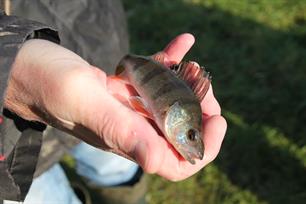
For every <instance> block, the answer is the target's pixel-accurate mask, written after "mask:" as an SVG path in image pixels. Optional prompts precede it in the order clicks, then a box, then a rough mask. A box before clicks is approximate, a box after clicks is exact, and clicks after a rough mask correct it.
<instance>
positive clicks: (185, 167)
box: [109, 34, 227, 181]
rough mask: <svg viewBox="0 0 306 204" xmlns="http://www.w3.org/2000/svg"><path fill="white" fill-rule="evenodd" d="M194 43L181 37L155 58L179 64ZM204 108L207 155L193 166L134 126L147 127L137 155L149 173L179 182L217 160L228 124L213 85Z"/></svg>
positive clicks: (120, 87) (126, 92) (118, 87)
mask: <svg viewBox="0 0 306 204" xmlns="http://www.w3.org/2000/svg"><path fill="white" fill-rule="evenodd" d="M194 41H195V40H194V37H193V36H192V35H190V34H182V35H179V36H177V37H176V38H175V39H174V40H172V41H171V42H170V43H169V44H168V46H167V47H166V48H165V49H164V50H163V51H161V52H158V53H157V54H156V55H159V57H161V58H163V59H164V64H165V65H166V66H171V65H172V64H178V63H179V62H180V61H181V60H182V59H183V57H184V56H185V54H186V53H187V52H188V51H189V49H190V48H191V47H192V45H193V44H194ZM109 84H110V85H109V87H110V88H111V90H112V92H113V93H119V94H120V95H121V96H124V98H126V99H127V98H128V97H130V96H131V95H135V92H134V91H131V89H130V88H129V87H128V86H126V85H124V84H122V83H120V82H118V81H110V82H109ZM121 100H122V99H121ZM201 107H202V112H203V141H204V145H205V153H204V158H203V160H201V161H200V160H196V162H197V163H196V165H192V164H190V163H189V162H188V161H186V160H184V159H182V158H181V157H180V156H178V154H177V153H176V152H175V150H173V148H172V147H171V146H170V145H169V144H168V142H167V141H166V139H165V138H163V137H160V136H158V135H157V133H156V132H155V131H154V130H152V129H151V128H149V127H147V126H145V125H147V124H145V123H139V124H137V123H135V125H136V127H137V128H138V127H140V128H141V127H146V128H148V129H147V130H146V128H143V131H142V132H143V135H139V136H138V137H137V138H138V139H139V141H140V144H139V146H140V149H139V150H137V152H136V154H135V157H136V158H137V160H138V163H139V164H140V165H141V166H142V167H143V169H144V170H145V171H146V172H149V173H157V174H159V175H160V176H163V177H165V178H167V179H169V180H173V181H178V180H182V179H185V178H188V177H189V176H191V175H193V174H195V173H196V172H197V171H199V170H200V169H202V168H203V167H204V166H206V165H207V164H208V163H210V162H211V161H212V160H214V159H215V157H216V156H217V155H218V153H219V150H220V147H221V143H222V141H223V138H224V136H225V132H226V128H227V124H226V121H225V119H224V118H223V117H222V116H221V108H220V106H219V104H218V102H217V100H216V98H215V97H214V94H213V89H212V86H210V88H209V90H208V92H207V94H206V96H205V98H204V99H203V101H202V102H201ZM123 124H124V121H123ZM136 127H135V128H136ZM140 132H141V131H140ZM138 151H139V152H138Z"/></svg>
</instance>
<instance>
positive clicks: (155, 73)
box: [140, 69, 166, 86]
mask: <svg viewBox="0 0 306 204" xmlns="http://www.w3.org/2000/svg"><path fill="white" fill-rule="evenodd" d="M165 71H166V69H153V70H151V71H150V72H148V73H147V74H146V75H145V76H144V77H143V78H142V79H141V81H140V85H141V86H143V85H145V84H146V83H148V82H149V81H151V80H152V79H153V78H154V77H156V76H158V75H159V74H161V73H164V72H165Z"/></svg>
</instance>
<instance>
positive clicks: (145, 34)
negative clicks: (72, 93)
mask: <svg viewBox="0 0 306 204" xmlns="http://www.w3.org/2000/svg"><path fill="white" fill-rule="evenodd" d="M123 2H124V6H125V9H126V12H127V16H128V23H129V31H130V42H131V43H130V44H131V51H132V52H133V53H137V54H142V55H147V54H152V53H154V52H156V51H158V50H160V49H162V48H163V47H164V46H165V45H166V44H167V42H169V40H170V39H172V38H173V37H175V36H176V35H178V34H180V33H182V32H191V33H193V34H194V35H195V37H196V44H195V46H194V47H193V48H192V50H191V52H190V53H189V54H188V56H187V57H186V58H187V59H194V60H196V61H198V62H199V63H200V64H202V65H205V66H206V67H207V68H208V69H209V71H210V72H211V73H212V75H213V86H214V90H215V94H216V97H217V98H218V100H219V102H220V104H221V106H222V109H223V114H224V116H225V117H226V119H227V121H228V132H227V137H226V139H225V141H224V144H223V147H222V150H221V152H220V154H219V156H218V158H217V159H216V160H215V161H214V162H213V163H212V164H210V165H209V166H207V167H206V168H204V169H203V170H202V171H201V172H199V173H198V174H196V175H194V176H193V177H191V178H190V179H187V180H186V181H183V182H178V183H171V182H167V181H165V180H163V179H161V178H159V177H157V176H151V177H150V184H149V187H150V189H149V192H148V195H147V198H148V201H149V203H150V204H157V203H169V204H171V203H184V204H185V203H186V204H188V203H213V204H215V203H226V204H233V203H241V204H243V203H271V204H272V203H275V204H276V203H277V204H278V203H290V204H291V203H294V204H298V203H306V146H305V144H306V137H305V135H306V128H305V122H306V91H305V90H306V83H305V80H306V2H305V1H303V0H287V1H282V0H262V1H254V0H248V1H247V0H245V1H234V0H231V1H228V0H171V1H162V0H147V1H141V0H124V1H123Z"/></svg>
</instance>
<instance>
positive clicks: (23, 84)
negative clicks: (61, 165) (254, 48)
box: [4, 34, 226, 180]
mask: <svg viewBox="0 0 306 204" xmlns="http://www.w3.org/2000/svg"><path fill="white" fill-rule="evenodd" d="M193 42H194V39H193V37H192V36H191V35H188V34H185V35H181V36H178V37H177V38H176V39H175V40H174V41H172V42H171V43H170V44H169V46H168V47H167V48H166V49H165V50H164V53H165V56H166V59H167V60H169V61H174V62H179V61H180V60H181V59H182V57H183V56H184V55H185V53H186V52H187V51H188V50H189V49H190V47H191V46H192V44H193ZM116 94H120V95H122V96H129V95H133V94H135V93H134V92H133V91H132V90H130V89H128V87H127V86H126V85H125V84H123V83H121V82H118V81H116V80H113V79H112V78H108V77H107V76H106V75H105V73H104V72H103V71H101V70H100V69H98V68H94V67H92V66H91V65H89V64H88V63H87V62H86V61H84V60H83V59H82V58H80V57H79V56H77V55H76V54H74V53H73V52H71V51H69V50H67V49H65V48H63V47H60V46H58V45H56V44H53V43H51V42H48V41H44V40H30V41H28V42H27V43H25V44H24V45H23V47H22V48H21V50H20V51H19V53H18V55H17V58H16V61H15V63H14V65H13V68H12V72H11V77H10V80H9V85H8V89H7V92H6V96H5V103H4V105H5V107H7V108H8V109H10V110H12V111H14V112H15V113H17V114H18V115H20V116H21V117H23V118H25V119H28V120H37V121H41V122H44V123H46V124H50V125H52V126H54V127H56V128H59V129H61V130H64V131H66V132H69V133H71V134H73V135H75V136H76V137H78V138H80V139H83V140H84V141H86V142H87V143H89V144H91V145H94V146H96V147H99V148H101V149H104V150H107V151H112V152H114V153H117V154H119V155H122V156H125V157H127V158H130V159H133V160H136V162H138V163H139V165H141V166H142V167H143V169H144V170H145V171H146V172H149V173H157V174H159V175H161V176H163V177H165V178H167V179H170V180H181V179H184V178H187V177H189V176H191V175H193V174H194V173H195V172H197V171H198V170H200V169H201V168H202V167H203V166H205V165H206V164H207V163H209V162H210V161H212V160H213V159H214V158H215V157H216V155H217V153H218V151H219V149H220V145H221V142H222V140H223V137H224V134H225V129H226V122H225V120H224V119H223V118H222V116H220V107H219V105H218V103H217V101H216V99H215V98H214V96H213V92H212V89H210V90H209V92H208V94H207V96H206V97H205V99H204V100H203V102H202V107H203V113H205V115H206V116H205V120H204V123H203V125H204V131H203V136H204V143H205V156H204V159H203V160H202V161H199V162H197V164H196V165H191V164H189V163H188V162H187V161H184V160H182V159H181V158H180V157H178V156H177V154H176V153H175V152H173V151H172V148H171V147H170V146H169V144H168V143H167V141H166V140H165V139H164V138H163V137H160V136H159V135H158V134H157V132H156V130H155V129H154V128H153V127H152V126H151V125H150V123H149V122H148V121H147V120H146V119H145V118H143V117H142V116H140V115H138V114H137V113H135V112H134V111H132V110H131V109H129V108H128V107H126V106H125V105H124V103H122V102H120V101H119V100H117V98H116V97H115V96H114V95H116Z"/></svg>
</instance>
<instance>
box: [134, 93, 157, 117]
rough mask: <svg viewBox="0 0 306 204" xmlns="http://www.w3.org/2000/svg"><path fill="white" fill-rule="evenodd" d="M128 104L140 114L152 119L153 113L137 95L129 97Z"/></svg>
mask: <svg viewBox="0 0 306 204" xmlns="http://www.w3.org/2000/svg"><path fill="white" fill-rule="evenodd" d="M129 105H130V106H131V107H132V108H133V109H134V110H135V111H136V112H137V113H139V114H140V115H142V116H144V117H146V118H150V119H152V120H154V118H153V114H152V112H151V111H150V109H149V107H148V106H147V104H146V103H145V101H144V100H143V99H142V98H140V97H139V96H131V97H130V98H129Z"/></svg>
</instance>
